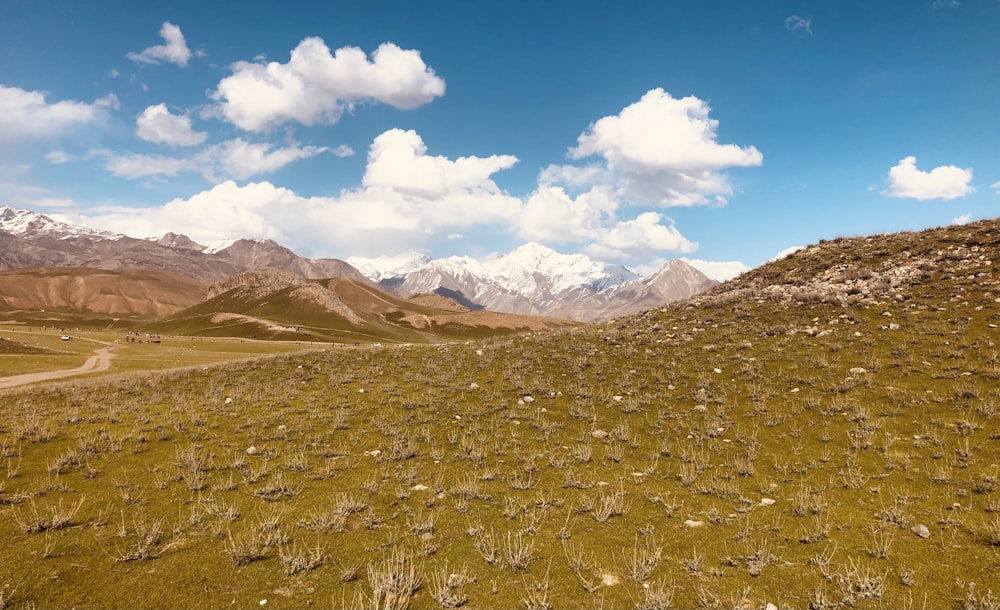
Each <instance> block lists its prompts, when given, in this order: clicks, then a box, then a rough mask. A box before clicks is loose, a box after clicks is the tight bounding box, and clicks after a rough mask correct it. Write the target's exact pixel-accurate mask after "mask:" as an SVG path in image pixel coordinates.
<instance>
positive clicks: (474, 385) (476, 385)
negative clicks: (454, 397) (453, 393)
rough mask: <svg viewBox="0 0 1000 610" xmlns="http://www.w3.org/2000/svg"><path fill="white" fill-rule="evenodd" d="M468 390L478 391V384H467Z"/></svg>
mask: <svg viewBox="0 0 1000 610" xmlns="http://www.w3.org/2000/svg"><path fill="white" fill-rule="evenodd" d="M469 389H470V390H478V389H479V384H478V383H470V384H469Z"/></svg>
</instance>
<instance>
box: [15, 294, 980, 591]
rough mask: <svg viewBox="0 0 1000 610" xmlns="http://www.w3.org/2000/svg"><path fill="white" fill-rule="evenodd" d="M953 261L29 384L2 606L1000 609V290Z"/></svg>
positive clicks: (147, 349)
mask: <svg viewBox="0 0 1000 610" xmlns="http://www.w3.org/2000/svg"><path fill="white" fill-rule="evenodd" d="M930 289H932V290H936V291H945V292H948V294H938V295H937V296H938V297H940V298H943V299H944V300H942V301H940V302H942V303H946V305H944V306H942V307H941V308H940V309H939V308H937V307H929V306H927V304H926V302H925V301H924V300H922V299H912V300H906V299H904V300H902V301H889V300H887V301H885V302H881V303H878V304H870V305H865V306H851V307H843V306H838V305H833V304H827V303H815V304H803V303H789V304H782V303H771V302H745V303H740V304H736V305H733V304H729V305H726V306H718V305H711V304H705V305H700V306H691V307H683V306H679V307H674V308H670V309H666V310H664V311H661V312H653V313H650V314H647V315H645V316H641V317H636V318H629V319H625V320H621V321H615V322H612V323H608V324H604V325H599V326H592V327H586V328H583V329H576V330H573V331H566V332H562V333H550V334H536V335H529V336H522V337H516V338H510V339H494V340H488V341H479V342H468V343H461V344H449V345H444V346H414V347H401V348H393V349H384V350H340V351H337V350H325V351H320V352H313V353H300V354H294V355H276V356H272V357H269V358H266V359H263V360H251V361H242V362H235V363H228V364H219V365H212V366H208V367H198V368H196V369H193V370H186V371H170V372H148V371H147V372H136V373H134V374H131V375H127V376H124V377H116V378H114V379H113V380H109V381H102V380H93V381H77V382H73V383H62V384H55V385H50V386H46V387H42V388H35V389H25V390H11V391H7V392H5V393H4V394H3V395H0V400H2V401H3V403H4V410H5V415H6V417H5V418H4V422H3V424H2V425H0V460H2V461H0V472H2V473H3V479H2V483H0V506H2V508H0V512H2V513H3V518H2V519H0V539H2V540H4V541H5V549H4V553H3V554H2V555H0V592H2V596H3V598H2V605H3V606H5V607H11V608H22V607H32V606H35V607H81V608H82V607H124V606H127V607H143V608H158V607H195V606H197V607H223V606H225V607H250V606H254V607H260V606H261V605H262V604H264V600H266V606H267V607H278V608H281V607H289V608H302V607H307V606H309V607H322V608H405V607H412V608H453V607H459V606H464V607H470V608H516V607H520V608H529V609H536V608H539V609H540V608H580V607H595V608H668V607H677V608H689V607H704V608H759V607H762V606H764V605H765V604H766V603H773V604H775V605H776V606H777V607H779V608H805V607H812V608H837V607H858V608H882V607H885V608H953V607H957V608H967V609H972V608H995V607H997V606H998V605H1000V587H998V586H997V585H996V584H995V583H996V578H995V572H996V568H997V567H998V565H1000V555H998V549H1000V516H998V515H1000V492H998V486H1000V472H998V470H997V468H998V467H997V464H998V462H1000V433H998V432H997V426H996V421H997V415H996V411H997V403H998V400H1000V359H998V356H997V350H996V333H997V330H996V324H997V323H998V322H1000V316H998V313H997V306H996V304H995V303H994V295H993V294H992V293H990V292H988V291H985V290H978V289H976V288H975V286H974V285H970V286H969V287H967V288H966V287H963V288H962V289H961V290H958V289H957V288H955V287H954V286H951V285H948V286H943V287H942V286H938V287H936V288H935V287H931V288H930ZM195 343H198V347H197V348H191V349H192V350H194V351H196V350H197V349H201V348H202V345H203V342H195ZM240 346H243V347H242V348H241V347H240ZM246 346H247V344H246V343H243V344H240V343H235V344H231V345H229V346H228V348H227V349H229V348H231V349H234V350H236V349H250V348H248V347H246ZM130 349H133V348H132V347H130ZM134 349H136V350H137V351H136V352H135V354H137V355H138V354H144V355H146V356H148V357H150V358H155V354H166V353H168V352H166V351H156V350H157V349H166V350H176V351H177V352H178V353H179V354H180V353H181V352H183V350H185V349H187V348H186V347H185V345H183V344H181V343H178V344H176V345H171V344H161V345H158V346H155V345H150V346H134ZM213 349H217V350H219V349H222V348H221V347H220V346H215V347H213ZM188 357H191V358H193V357H194V356H189V355H186V353H185V354H181V355H178V356H177V358H179V360H184V359H185V358H188ZM209 360H210V358H209V357H206V360H205V362H208V361H209ZM134 361H135V362H136V365H135V366H136V368H145V365H143V364H140V362H142V361H143V360H142V358H138V357H137V358H135V359H134ZM188 362H190V361H188ZM149 368H155V367H153V366H152V365H150V366H149ZM920 526H922V527H923V528H926V532H925V531H924V530H923V529H922V528H921V527H920ZM923 534H926V537H924V536H923ZM166 583H169V585H167V584H166ZM991 588H992V589H995V590H996V593H994V592H993V591H991Z"/></svg>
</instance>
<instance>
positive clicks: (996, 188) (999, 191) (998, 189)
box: [990, 182, 1000, 195]
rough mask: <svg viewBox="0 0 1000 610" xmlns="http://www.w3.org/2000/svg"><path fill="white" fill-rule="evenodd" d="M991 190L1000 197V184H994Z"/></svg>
mask: <svg viewBox="0 0 1000 610" xmlns="http://www.w3.org/2000/svg"><path fill="white" fill-rule="evenodd" d="M990 188H991V189H993V190H994V191H996V192H997V194H998V195H1000V182H994V183H993V184H991V185H990Z"/></svg>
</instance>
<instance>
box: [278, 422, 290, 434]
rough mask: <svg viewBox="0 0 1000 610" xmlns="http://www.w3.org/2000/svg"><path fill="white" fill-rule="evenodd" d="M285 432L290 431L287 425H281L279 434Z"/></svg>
mask: <svg viewBox="0 0 1000 610" xmlns="http://www.w3.org/2000/svg"><path fill="white" fill-rule="evenodd" d="M285 430H288V426H286V425H285V424H281V425H280V426H278V432H284V431H285Z"/></svg>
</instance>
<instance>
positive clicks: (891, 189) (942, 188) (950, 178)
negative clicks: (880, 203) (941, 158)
mask: <svg viewBox="0 0 1000 610" xmlns="http://www.w3.org/2000/svg"><path fill="white" fill-rule="evenodd" d="M970 182H972V168H967V169H962V168H960V167H956V166H954V165H941V166H939V167H935V168H934V169H932V170H931V171H929V172H924V171H921V170H919V169H917V158H916V157H913V156H910V157H906V158H905V159H903V160H902V161H900V162H899V163H898V164H897V165H896V166H895V167H893V168H892V169H890V170H889V178H888V188H886V189H885V190H884V191H882V195H883V196H885V197H898V198H905V199H919V200H927V199H957V198H959V197H964V196H966V195H968V194H969V193H972V192H974V191H975V190H976V189H974V188H973V187H972V186H971V185H970V184H969V183H970Z"/></svg>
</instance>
